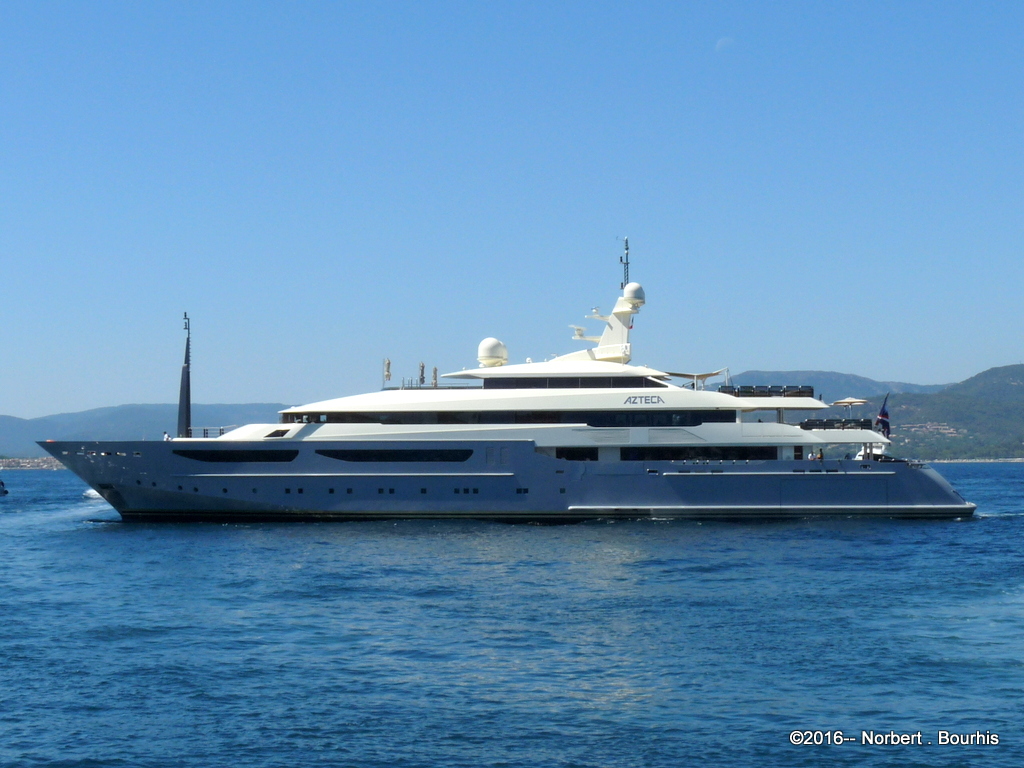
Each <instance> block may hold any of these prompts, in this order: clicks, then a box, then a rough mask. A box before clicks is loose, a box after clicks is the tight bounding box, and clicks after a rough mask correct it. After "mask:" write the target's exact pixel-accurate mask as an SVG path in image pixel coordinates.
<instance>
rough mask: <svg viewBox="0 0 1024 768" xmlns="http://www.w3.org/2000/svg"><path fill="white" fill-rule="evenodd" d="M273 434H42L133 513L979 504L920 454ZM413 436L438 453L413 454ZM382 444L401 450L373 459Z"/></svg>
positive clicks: (553, 512) (847, 509) (657, 514)
mask: <svg viewBox="0 0 1024 768" xmlns="http://www.w3.org/2000/svg"><path fill="white" fill-rule="evenodd" d="M268 443H269V441H230V442H226V441H218V440H213V439H211V440H174V441H168V442H153V441H145V442H138V441H130V442H129V441H125V442H120V441H117V442H114V441H107V442H45V443H40V445H41V446H42V447H43V448H45V449H46V450H47V451H48V452H49V453H50V454H51V455H53V456H54V457H56V458H57V459H58V460H60V461H61V462H62V463H63V464H64V465H65V466H67V467H68V468H69V469H71V470H72V471H73V472H75V474H77V475H78V476H79V477H81V478H82V479H83V480H84V481H85V482H86V483H88V484H89V485H90V486H91V487H92V488H94V489H95V490H96V491H97V492H98V493H99V494H100V495H102V496H103V498H104V499H106V500H107V502H109V503H110V504H111V506H113V507H114V508H115V509H116V510H117V511H118V512H119V513H120V515H121V517H122V518H123V519H124V520H126V521H251V520H262V521H292V520H385V519H417V518H419V519H446V518H464V519H475V520H499V521H507V522H546V523H564V522H573V521H580V520H588V519H595V518H665V519H671V518H690V519H731V520H737V519H773V518H799V517H809V516H874V517H900V518H962V517H969V516H971V515H972V514H973V513H974V509H975V506H974V505H973V504H970V503H967V502H965V501H964V500H963V499H962V498H961V497H960V496H959V494H957V493H956V491H954V490H953V488H952V487H951V486H950V485H949V484H948V483H947V482H946V481H945V480H944V479H943V478H942V477H941V476H940V475H939V474H938V473H936V472H935V471H934V470H932V469H931V468H929V467H928V466H927V465H925V464H922V463H919V462H906V461H856V460H825V461H786V460H766V461H710V462H706V461H705V462H701V461H569V460H564V459H556V458H553V457H551V456H549V455H546V454H544V453H542V452H538V451H537V450H536V447H535V445H534V443H533V442H532V441H529V440H500V441H381V440H374V441H372V442H371V441H357V440H345V441H339V440H303V441H290V440H288V441H280V442H274V443H272V444H268ZM410 445H414V446H415V447H416V448H415V451H413V453H414V454H415V455H414V456H413V459H426V460H409V458H408V457H409V455H410V454H409V453H408V450H409V447H410ZM368 449H371V450H368ZM374 451H376V452H380V453H377V454H374V455H378V456H385V457H389V454H388V451H392V453H393V455H392V456H390V457H391V458H393V457H396V456H397V457H402V460H394V461H392V460H387V461H371V460H367V458H366V454H369V453H372V452H374ZM403 451H405V452H406V453H404V454H403ZM417 452H418V453H417ZM276 454H280V455H276ZM292 454H294V455H292ZM289 456H290V458H289ZM352 457H357V458H356V459H354V460H350V459H351V458H352ZM238 459H241V460H238Z"/></svg>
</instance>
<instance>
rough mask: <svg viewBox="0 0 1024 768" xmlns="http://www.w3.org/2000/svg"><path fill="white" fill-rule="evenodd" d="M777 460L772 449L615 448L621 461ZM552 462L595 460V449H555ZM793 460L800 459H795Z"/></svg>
mask: <svg viewBox="0 0 1024 768" xmlns="http://www.w3.org/2000/svg"><path fill="white" fill-rule="evenodd" d="M778 457H779V449H778V448H776V447H774V446H761V445H743V446H714V445H710V446H709V445H694V446H667V445H658V446H630V447H628V448H620V449H619V459H620V460H621V461H694V460H701V461H771V460H773V459H777V458H778ZM555 458H556V459H566V460H567V461H597V460H598V449H597V448H556V449H555ZM797 458H800V457H799V456H798V457H797Z"/></svg>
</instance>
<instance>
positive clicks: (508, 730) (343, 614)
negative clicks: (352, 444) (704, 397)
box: [0, 464, 1024, 768]
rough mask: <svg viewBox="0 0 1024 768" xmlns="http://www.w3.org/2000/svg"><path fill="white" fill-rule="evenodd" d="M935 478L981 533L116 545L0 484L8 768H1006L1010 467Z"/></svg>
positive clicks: (57, 495)
mask: <svg viewBox="0 0 1024 768" xmlns="http://www.w3.org/2000/svg"><path fill="white" fill-rule="evenodd" d="M938 468H939V470H940V471H941V472H942V473H943V474H944V475H945V476H946V477H947V478H948V479H949V480H950V481H951V482H952V483H953V484H954V486H955V487H956V488H957V489H958V490H959V491H960V493H961V494H962V495H963V496H964V497H965V498H967V499H969V500H971V501H973V502H975V503H976V504H978V506H979V510H978V515H977V517H976V518H975V519H971V520H961V521H944V522H927V521H901V520H856V519H838V520H811V519H807V520H796V521H792V522H781V523H780V522H774V523H768V522H765V523H750V524H738V523H697V522H664V521H661V522H658V521H636V522H622V521H619V522H594V523H584V524H578V525H565V526H536V525H504V524H497V523H486V522H447V521H439V522H398V523H394V522H373V523H324V524H316V523H305V524H289V525H277V524H273V525H272V524H240V525H219V524H187V525H183V524H159V525H150V524H124V523H121V522H118V520H119V518H118V516H117V514H116V513H115V512H114V511H113V510H112V509H111V508H110V507H109V506H107V505H106V503H105V502H102V501H99V500H90V499H88V498H85V497H84V496H83V492H84V491H85V490H86V488H85V486H84V485H83V484H82V483H81V482H80V481H79V480H78V479H77V478H76V477H74V476H73V475H72V474H71V473H70V472H66V471H56V472H55V471H42V470H40V471H32V470H23V471H5V472H4V473H3V479H4V480H5V481H6V483H7V487H8V488H9V490H10V495H9V496H7V497H4V498H0V765H3V766H83V767H84V766H132V767H133V768H135V767H137V766H138V767H146V766H203V767H206V766H232V767H234V766H240V765H241V766H282V767H284V766H287V768H294V766H316V765H325V766H335V765H336V766H474V767H475V766H531V767H533V766H602V767H604V766H690V765H693V766H696V765H701V766H820V765H840V766H844V765H851V766H852V765H858V766H860V765H879V766H881V765H901V766H948V765H985V766H1020V765H1024V553H1022V549H1024V548H1022V541H1024V464H945V465H940V466H939V467H938ZM837 730H841V731H842V732H843V736H842V737H840V738H844V739H850V738H852V739H853V740H852V741H844V742H843V743H841V744H829V743H827V741H828V740H834V739H835V738H836V735H835V731H837ZM794 731H796V732H797V734H796V735H791V734H792V733H793V732H794ZM862 731H868V732H871V731H873V732H874V733H875V734H876V735H877V736H878V737H882V738H883V740H889V741H892V740H897V741H898V740H899V739H900V737H901V736H902V735H907V737H908V738H910V739H911V740H915V741H916V740H917V739H918V737H917V736H916V734H918V733H920V734H921V736H920V737H919V738H920V740H921V742H922V743H921V744H916V743H914V744H906V745H902V744H874V743H872V744H865V743H863V738H862ZM940 731H945V732H948V733H949V734H952V737H956V739H957V740H971V738H973V740H974V741H975V742H977V741H979V740H984V741H989V742H991V736H992V735H996V736H997V737H998V744H992V743H983V744H978V743H974V744H966V745H965V744H939V743H938V740H939V733H940ZM805 732H807V733H805ZM979 733H980V734H982V735H983V736H984V739H981V737H979V736H978V734H979ZM826 734H828V735H826ZM970 734H974V736H973V737H971V738H969V735H970ZM952 737H950V738H952ZM815 740H819V741H822V742H826V743H821V744H814V743H813V742H814V741H815ZM793 741H805V742H810V743H801V744H794V743H792V742H793ZM929 742H930V743H929Z"/></svg>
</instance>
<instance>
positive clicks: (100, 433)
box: [0, 403, 289, 458]
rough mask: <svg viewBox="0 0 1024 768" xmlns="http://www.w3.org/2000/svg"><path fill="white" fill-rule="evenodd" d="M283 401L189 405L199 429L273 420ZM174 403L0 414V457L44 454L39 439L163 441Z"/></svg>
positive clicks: (174, 418)
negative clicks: (32, 414) (37, 414)
mask: <svg viewBox="0 0 1024 768" xmlns="http://www.w3.org/2000/svg"><path fill="white" fill-rule="evenodd" d="M288 407H289V406H287V405H283V404H281V403H249V404H246V405H198V404H196V405H193V406H192V423H193V424H194V425H196V426H197V427H204V426H208V427H220V426H226V425H229V424H230V425H236V426H237V425H240V424H259V423H264V424H274V423H277V421H278V420H279V419H280V417H279V416H278V413H277V412H278V411H280V410H282V409H284V408H288ZM177 424H178V406H177V405H176V404H174V405H115V406H111V407H108V408H94V409H92V410H89V411H80V412H79V413H60V414H57V415H55V416H41V417H39V418H36V419H19V418H16V417H14V416H0V456H10V457H18V458H21V457H32V456H45V455H46V452H45V451H44V450H43V449H42V448H40V447H39V446H38V445H36V441H37V440H161V439H162V438H163V434H164V431H167V432H169V433H170V434H172V435H173V434H174V432H175V430H176V429H177Z"/></svg>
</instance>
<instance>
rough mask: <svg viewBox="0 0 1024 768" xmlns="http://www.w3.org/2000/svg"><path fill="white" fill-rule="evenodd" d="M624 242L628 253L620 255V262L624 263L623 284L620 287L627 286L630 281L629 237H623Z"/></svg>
mask: <svg viewBox="0 0 1024 768" xmlns="http://www.w3.org/2000/svg"><path fill="white" fill-rule="evenodd" d="M622 242H623V243H624V244H625V246H626V255H625V256H619V263H620V264H621V265H622V285H620V286H619V288H625V287H626V284H627V283H628V282H629V238H628V237H624V238H622Z"/></svg>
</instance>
